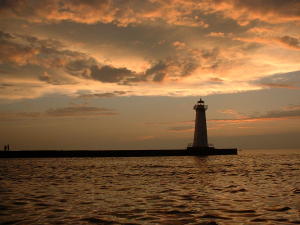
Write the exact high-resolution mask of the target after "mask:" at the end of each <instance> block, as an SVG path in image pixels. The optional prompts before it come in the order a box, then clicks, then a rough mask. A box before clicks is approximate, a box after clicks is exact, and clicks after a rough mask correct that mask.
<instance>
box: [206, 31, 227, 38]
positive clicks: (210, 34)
mask: <svg viewBox="0 0 300 225" xmlns="http://www.w3.org/2000/svg"><path fill="white" fill-rule="evenodd" d="M207 36H209V37H225V34H224V33H223V32H211V33H209V34H208V35H207Z"/></svg>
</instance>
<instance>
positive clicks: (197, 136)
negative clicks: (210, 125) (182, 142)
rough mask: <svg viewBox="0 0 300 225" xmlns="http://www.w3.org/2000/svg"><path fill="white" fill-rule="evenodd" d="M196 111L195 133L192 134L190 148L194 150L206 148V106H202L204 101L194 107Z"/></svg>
mask: <svg viewBox="0 0 300 225" xmlns="http://www.w3.org/2000/svg"><path fill="white" fill-rule="evenodd" d="M194 110H195V111H196V120H195V133H194V142H193V145H192V147H193V148H194V149H196V148H208V142H207V126H206V115H205V111H206V110H207V105H205V104H204V101H203V100H202V99H201V98H200V100H199V101H198V102H197V103H196V105H195V106H194Z"/></svg>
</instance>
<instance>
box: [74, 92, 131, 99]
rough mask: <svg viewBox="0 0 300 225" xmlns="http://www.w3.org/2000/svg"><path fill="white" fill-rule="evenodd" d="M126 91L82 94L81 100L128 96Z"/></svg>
mask: <svg viewBox="0 0 300 225" xmlns="http://www.w3.org/2000/svg"><path fill="white" fill-rule="evenodd" d="M126 93H127V92H126V91H114V92H103V93H88V94H80V95H79V98H112V97H117V96H121V95H124V94H126Z"/></svg>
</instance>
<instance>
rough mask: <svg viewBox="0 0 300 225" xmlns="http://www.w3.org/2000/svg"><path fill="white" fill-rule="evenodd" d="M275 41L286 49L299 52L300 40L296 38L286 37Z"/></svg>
mask: <svg viewBox="0 0 300 225" xmlns="http://www.w3.org/2000/svg"><path fill="white" fill-rule="evenodd" d="M277 40H278V41H279V42H280V43H281V44H283V45H285V46H287V47H288V48H291V49H295V50H300V40H299V39H298V38H295V37H291V36H287V35H286V36H283V37H281V38H279V39H277Z"/></svg>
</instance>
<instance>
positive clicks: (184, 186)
mask: <svg viewBox="0 0 300 225" xmlns="http://www.w3.org/2000/svg"><path fill="white" fill-rule="evenodd" d="M0 199H1V201H0V223H1V224H172V225H175V224H203V225H204V224H211V225H216V224H230V225H232V224H300V150H268V151H267V150H261V151H259V150H247V151H246V150H244V151H241V152H239V155H237V156H208V157H191V156H190V157H142V158H45V159H42V158H40V159H39V158H37V159H0Z"/></svg>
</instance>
